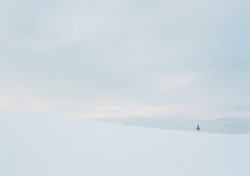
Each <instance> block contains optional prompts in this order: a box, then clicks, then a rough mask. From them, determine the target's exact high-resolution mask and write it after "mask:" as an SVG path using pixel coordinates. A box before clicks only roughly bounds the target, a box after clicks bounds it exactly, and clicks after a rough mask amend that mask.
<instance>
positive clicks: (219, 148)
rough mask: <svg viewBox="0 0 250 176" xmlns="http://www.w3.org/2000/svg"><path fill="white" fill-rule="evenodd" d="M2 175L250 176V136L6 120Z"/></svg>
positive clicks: (0, 139) (0, 119) (0, 122)
mask: <svg viewBox="0 0 250 176" xmlns="http://www.w3.org/2000/svg"><path fill="white" fill-rule="evenodd" d="M0 147H1V150H0V175H1V176H167V175H169V176H236V175H237V176H249V175H250V135H248V134H240V135H239V134H237V135H233V134H209V133H198V132H183V131H174V130H173V131H171V130H162V129H151V128H144V127H134V126H127V125H119V124H109V123H103V122H91V121H85V120H80V119H62V118H46V117H44V118H43V117H32V116H30V117H23V116H18V114H16V115H15V116H13V115H12V116H3V115H2V114H1V116H0Z"/></svg>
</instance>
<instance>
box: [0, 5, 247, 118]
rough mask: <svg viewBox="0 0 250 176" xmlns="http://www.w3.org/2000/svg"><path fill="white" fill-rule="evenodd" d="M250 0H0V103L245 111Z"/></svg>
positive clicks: (90, 109) (119, 113) (84, 110)
mask: <svg viewBox="0 0 250 176" xmlns="http://www.w3.org/2000/svg"><path fill="white" fill-rule="evenodd" d="M249 9H250V1H248V0H238V1H235V0H209V1H205V0H123V1H119V0H91V1H90V0H70V1H66V0H40V1H39V0H22V1H17V0H9V1H6V0H0V109H1V110H2V111H3V110H11V111H27V112H39V113H50V114H61V115H66V116H70V117H82V118H94V117H97V118H101V117H167V116H183V117H207V118H221V117H250V93H249V91H250V76H249V75H250V58H249V57H250V32H249V31H250V21H249V19H250V11H249Z"/></svg>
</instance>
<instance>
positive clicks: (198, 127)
mask: <svg viewBox="0 0 250 176" xmlns="http://www.w3.org/2000/svg"><path fill="white" fill-rule="evenodd" d="M196 130H197V131H198V132H199V131H200V130H201V129H200V126H199V124H198V125H197V128H196Z"/></svg>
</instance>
